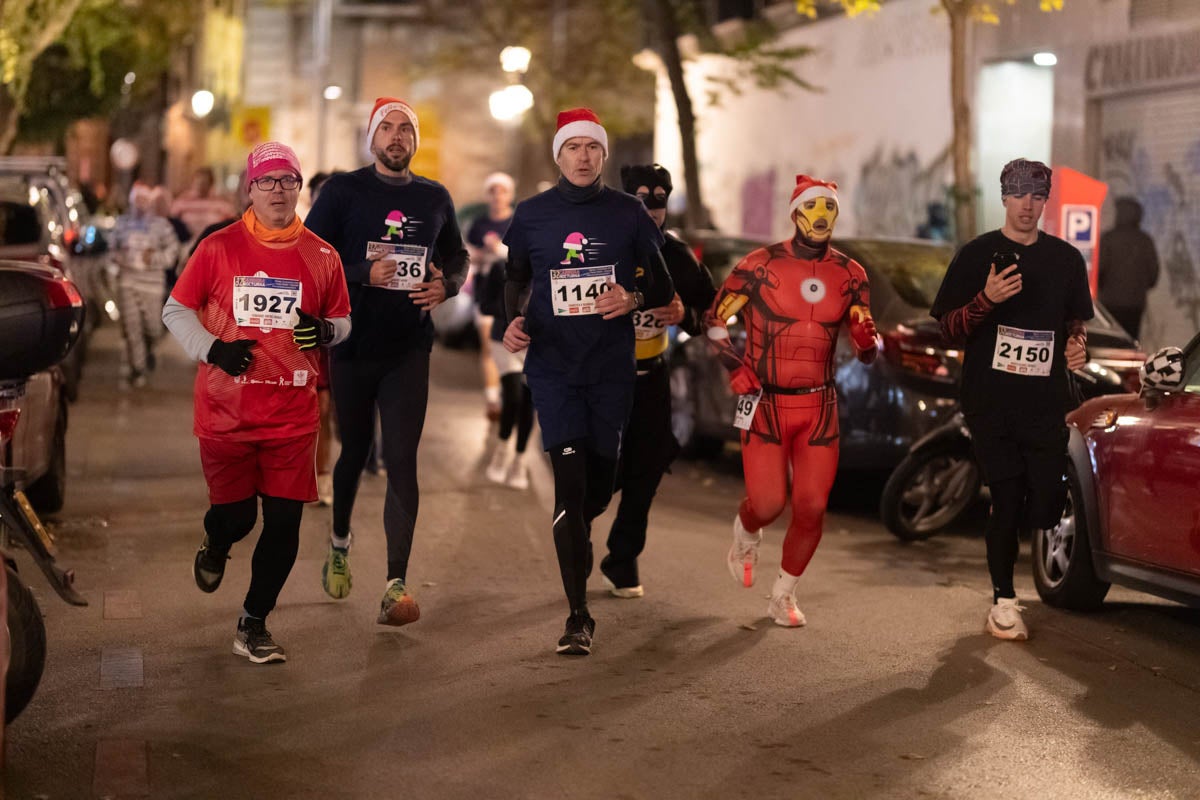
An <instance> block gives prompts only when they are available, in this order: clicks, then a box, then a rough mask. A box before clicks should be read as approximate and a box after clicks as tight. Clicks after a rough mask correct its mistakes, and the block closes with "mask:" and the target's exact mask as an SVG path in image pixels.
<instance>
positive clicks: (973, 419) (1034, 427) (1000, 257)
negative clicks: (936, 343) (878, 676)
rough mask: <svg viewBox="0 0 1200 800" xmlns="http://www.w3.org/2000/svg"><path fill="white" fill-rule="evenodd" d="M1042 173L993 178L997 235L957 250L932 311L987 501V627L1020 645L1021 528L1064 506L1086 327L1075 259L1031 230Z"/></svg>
mask: <svg viewBox="0 0 1200 800" xmlns="http://www.w3.org/2000/svg"><path fill="white" fill-rule="evenodd" d="M1050 175H1051V173H1050V168H1049V167H1047V166H1046V165H1045V164H1042V163H1040V162H1037V161H1026V160H1025V159H1017V160H1015V161H1010V162H1009V163H1008V164H1006V165H1005V166H1004V170H1003V171H1002V172H1001V173H1000V191H1001V197H1002V200H1003V202H1004V214H1005V217H1004V227H1002V228H1001V229H1000V230H998V231H990V232H988V233H985V234H983V235H982V236H979V237H978V238H976V239H973V240H972V241H970V242H968V243H967V244H965V245H964V246H963V248H962V249H961V250H959V251H958V254H957V255H956V256H955V257H954V260H953V261H952V262H951V263H950V267H949V269H948V270H947V271H946V277H945V279H944V280H943V282H942V288H941V290H940V291H939V292H938V296H937V299H935V300H934V303H933V308H932V310H931V311H930V313H931V314H932V315H933V316H934V317H936V318H937V319H938V320H939V321H940V322H941V326H942V334H943V336H945V337H946V339H947V340H949V341H956V340H962V339H965V340H966V353H965V355H964V358H963V371H962V391H961V398H962V410H963V414H964V415H965V416H966V420H967V425H968V427H969V428H970V430H971V440H972V442H973V444H974V447H975V454H976V456H977V458H978V459H979V463H980V466H981V467H982V469H983V476H984V479H985V480H986V481H987V483H988V487H989V488H990V490H991V495H992V509H991V514H990V515H989V517H988V522H987V529H986V539H987V560H988V571H989V572H990V573H991V578H992V607H991V609H990V611H989V612H988V616H987V623H986V627H985V629H986V630H987V632H988V633H990V634H992V635H993V636H995V637H997V638H1000V639H1018V640H1023V639H1028V638H1029V631H1028V629H1027V628H1026V626H1025V622H1024V621H1023V620H1022V619H1021V610H1022V609H1021V606H1019V605H1018V604H1017V594H1016V591H1015V590H1014V588H1013V567H1014V565H1015V564H1016V561H1017V551H1018V549H1019V546H1020V543H1019V540H1018V532H1019V531H1020V529H1021V528H1023V527H1030V528H1051V527H1054V526H1055V525H1056V524H1057V523H1058V521H1059V519H1060V518H1061V515H1062V510H1063V505H1064V503H1065V502H1066V492H1067V486H1066V472H1067V427H1066V424H1065V422H1064V420H1063V417H1064V415H1065V413H1066V411H1067V410H1068V408H1069V407H1070V403H1071V393H1070V388H1069V384H1068V380H1069V377H1070V376H1069V375H1068V372H1067V371H1068V370H1073V369H1079V368H1080V367H1082V366H1083V365H1084V363H1085V362H1086V361H1087V351H1086V346H1087V333H1086V330H1085V328H1084V326H1083V322H1084V320H1088V319H1091V318H1092V314H1093V311H1092V298H1091V293H1090V292H1089V289H1088V277H1087V267H1086V266H1085V265H1084V263H1083V257H1082V256H1081V255H1080V254H1079V251H1078V250H1076V249H1075V248H1074V247H1072V246H1071V245H1070V244H1068V243H1067V242H1064V241H1063V240H1062V239H1059V238H1057V237H1054V236H1051V235H1049V234H1047V233H1043V232H1041V231H1039V230H1038V227H1037V226H1038V220H1040V219H1041V216H1042V211H1043V209H1044V208H1045V205H1046V197H1047V196H1048V195H1049V194H1050Z"/></svg>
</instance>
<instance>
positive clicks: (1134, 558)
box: [1033, 335, 1200, 610]
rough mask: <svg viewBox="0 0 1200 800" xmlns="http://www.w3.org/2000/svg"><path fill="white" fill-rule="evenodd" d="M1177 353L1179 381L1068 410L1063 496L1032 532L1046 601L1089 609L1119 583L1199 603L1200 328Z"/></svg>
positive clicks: (1035, 574) (1037, 574)
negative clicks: (1052, 517)
mask: <svg viewBox="0 0 1200 800" xmlns="http://www.w3.org/2000/svg"><path fill="white" fill-rule="evenodd" d="M1183 355H1184V360H1183V370H1182V373H1181V374H1180V375H1179V381H1178V385H1177V388H1174V389H1171V390H1166V391H1163V390H1159V389H1152V388H1144V389H1143V390H1142V391H1141V393H1139V394H1122V395H1114V396H1111V397H1100V398H1096V399H1093V400H1089V401H1088V402H1086V403H1084V404H1083V405H1082V406H1080V407H1079V409H1077V410H1076V411H1075V412H1074V413H1072V414H1071V415H1069V416H1068V417H1067V422H1068V424H1069V426H1070V433H1071V438H1070V444H1069V453H1070V465H1069V474H1068V500H1067V506H1066V508H1065V509H1064V511H1063V516H1062V520H1061V521H1060V522H1059V524H1058V525H1057V526H1056V527H1055V528H1053V529H1050V530H1039V531H1035V532H1034V537H1033V579H1034V583H1035V585H1036V586H1037V591H1038V594H1039V595H1041V597H1042V600H1044V601H1045V602H1046V603H1048V604H1050V605H1053V606H1059V607H1062V608H1071V609H1077V610H1091V609H1095V608H1097V607H1099V606H1100V604H1101V603H1102V602H1103V601H1104V597H1105V595H1107V593H1108V590H1109V587H1110V585H1111V584H1114V583H1116V584H1120V585H1123V586H1128V587H1131V588H1133V589H1138V590H1140V591H1144V592H1148V593H1150V594H1155V595H1158V596H1160V597H1165V598H1167V599H1170V600H1175V601H1178V602H1181V603H1186V604H1188V605H1191V606H1196V607H1200V533H1198V530H1200V529H1198V528H1197V527H1196V521H1197V520H1198V519H1200V492H1197V487H1200V436H1198V435H1197V431H1200V335H1197V336H1196V337H1195V338H1194V339H1192V341H1191V343H1190V344H1188V346H1187V347H1186V348H1184V351H1183ZM1153 358H1154V357H1153V356H1152V357H1151V361H1153ZM1150 369H1153V367H1152V365H1151V364H1150V362H1147V370H1150Z"/></svg>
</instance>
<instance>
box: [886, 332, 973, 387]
mask: <svg viewBox="0 0 1200 800" xmlns="http://www.w3.org/2000/svg"><path fill="white" fill-rule="evenodd" d="M883 355H884V357H885V358H886V359H887V360H888V361H889V362H891V363H892V364H893V365H895V366H896V367H899V368H900V369H901V370H903V371H905V372H909V373H912V374H913V375H916V376H917V377H921V378H926V379H928V380H933V381H938V382H939V383H954V382H955V380H957V377H958V364H959V362H960V360H961V355H960V354H959V352H958V351H957V350H943V349H942V348H940V347H933V346H931V345H929V344H925V343H923V342H921V341H919V340H916V339H914V338H911V337H909V336H907V335H906V334H905V333H904V332H899V333H895V332H893V333H885V334H883Z"/></svg>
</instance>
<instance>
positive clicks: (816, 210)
mask: <svg viewBox="0 0 1200 800" xmlns="http://www.w3.org/2000/svg"><path fill="white" fill-rule="evenodd" d="M837 217H838V204H837V200H834V199H833V198H832V197H813V198H810V199H808V200H805V201H804V202H803V203H801V204H800V206H799V207H798V208H797V209H796V212H795V213H794V214H792V220H793V221H794V222H795V223H796V230H798V231H799V232H800V238H802V239H804V240H805V241H809V242H813V243H816V244H823V243H824V242H827V241H829V237H830V236H832V235H833V226H834V223H836V222H837Z"/></svg>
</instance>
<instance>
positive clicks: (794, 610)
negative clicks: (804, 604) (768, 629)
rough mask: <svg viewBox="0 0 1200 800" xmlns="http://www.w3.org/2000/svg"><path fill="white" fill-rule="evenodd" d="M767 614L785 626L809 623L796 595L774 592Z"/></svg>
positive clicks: (795, 626) (799, 626)
mask: <svg viewBox="0 0 1200 800" xmlns="http://www.w3.org/2000/svg"><path fill="white" fill-rule="evenodd" d="M767 615H768V616H769V617H770V618H771V620H772V621H773V622H774V623H775V624H776V625H782V626H783V627H785V628H801V627H803V626H804V625H805V624H807V622H808V620H806V619H805V618H804V612H803V611H801V610H800V609H799V608H798V607H797V606H796V595H794V594H792V593H791V592H788V593H786V594H772V595H771V602H770V603H769V604H768V605H767Z"/></svg>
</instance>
